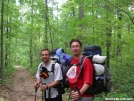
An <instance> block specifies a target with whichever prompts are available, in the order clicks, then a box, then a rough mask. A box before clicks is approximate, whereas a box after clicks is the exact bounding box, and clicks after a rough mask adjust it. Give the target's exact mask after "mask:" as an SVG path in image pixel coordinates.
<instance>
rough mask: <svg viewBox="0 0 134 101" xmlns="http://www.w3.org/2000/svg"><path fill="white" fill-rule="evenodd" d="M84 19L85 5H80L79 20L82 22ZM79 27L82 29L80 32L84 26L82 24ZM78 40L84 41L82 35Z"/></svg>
mask: <svg viewBox="0 0 134 101" xmlns="http://www.w3.org/2000/svg"><path fill="white" fill-rule="evenodd" d="M83 17H84V10H83V4H79V20H81V19H82V18H83ZM79 27H80V30H82V29H83V27H84V25H83V24H82V23H81V24H80V25H79ZM78 39H82V35H79V36H78Z"/></svg>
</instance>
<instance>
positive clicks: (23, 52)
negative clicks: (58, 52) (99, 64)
mask: <svg viewBox="0 0 134 101" xmlns="http://www.w3.org/2000/svg"><path fill="white" fill-rule="evenodd" d="M49 1H50V2H49V3H51V5H49V7H48V11H47V9H46V4H45V2H44V0H36V1H35V0H34V2H33V3H32V1H31V0H28V1H27V0H25V1H24V0H20V1H19V5H16V4H15V2H13V1H8V2H5V8H4V23H3V24H4V36H3V38H4V44H3V46H4V53H3V54H4V59H3V60H4V62H5V66H4V74H5V81H6V78H7V77H9V75H10V74H11V73H12V72H14V71H15V69H14V68H13V65H16V64H19V65H23V66H25V67H27V68H28V70H29V71H30V72H32V74H35V72H36V70H37V66H38V64H39V63H40V61H41V59H40V51H41V49H42V48H44V47H45V46H48V48H49V49H52V48H59V47H61V48H63V49H65V52H66V53H68V54H71V52H70V47H69V41H70V40H71V39H74V38H79V39H80V40H81V41H82V42H83V46H88V45H100V46H101V48H102V51H103V52H102V54H103V55H107V48H108V46H107V43H108V42H109V49H108V51H109V54H110V56H109V61H110V63H109V64H110V67H109V68H110V70H111V74H112V81H113V82H114V86H115V90H114V92H112V93H109V94H108V97H115V98H116V97H134V96H133V95H134V87H133V83H134V82H133V81H134V80H133V79H134V75H133V72H132V71H134V69H133V64H134V62H133V60H134V55H133V52H134V48H133V47H134V43H133V37H134V22H133V19H132V18H133V16H134V13H133V9H131V10H129V9H128V8H130V7H132V6H133V3H134V2H133V0H84V1H83V0H68V1H67V2H66V3H65V4H63V6H62V7H61V8H58V7H59V5H57V3H56V2H54V1H51V0H49ZM80 4H81V5H82V4H83V5H82V7H83V8H82V9H83V13H84V17H83V18H82V19H79V14H80V11H79V5H80ZM56 10H57V12H58V14H55V15H54V14H53V11H56ZM46 15H48V18H47V19H46ZM0 18H1V17H0ZM6 63H7V64H6ZM6 82H7V83H10V82H8V81H6ZM104 98H105V96H104V95H103V97H102V101H104ZM95 100H96V101H101V99H100V98H99V97H96V98H95Z"/></svg>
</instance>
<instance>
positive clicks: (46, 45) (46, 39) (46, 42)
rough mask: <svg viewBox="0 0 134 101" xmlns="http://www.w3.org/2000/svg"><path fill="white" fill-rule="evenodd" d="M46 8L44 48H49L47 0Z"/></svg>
mask: <svg viewBox="0 0 134 101" xmlns="http://www.w3.org/2000/svg"><path fill="white" fill-rule="evenodd" d="M45 4H46V5H45V6H46V18H45V19H46V23H45V41H44V46H45V47H48V38H47V34H48V23H47V21H48V4H47V0H45Z"/></svg>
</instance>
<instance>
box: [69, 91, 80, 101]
mask: <svg viewBox="0 0 134 101" xmlns="http://www.w3.org/2000/svg"><path fill="white" fill-rule="evenodd" d="M71 96H72V101H75V100H77V99H79V98H80V95H79V93H78V91H74V90H73V91H72V92H71Z"/></svg>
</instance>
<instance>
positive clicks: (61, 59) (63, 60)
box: [50, 48, 71, 94]
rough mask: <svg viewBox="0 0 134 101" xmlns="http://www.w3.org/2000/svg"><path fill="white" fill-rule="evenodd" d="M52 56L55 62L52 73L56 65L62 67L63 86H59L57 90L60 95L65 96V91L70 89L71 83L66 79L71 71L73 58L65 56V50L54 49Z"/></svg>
mask: <svg viewBox="0 0 134 101" xmlns="http://www.w3.org/2000/svg"><path fill="white" fill-rule="evenodd" d="M50 54H51V60H52V61H53V64H52V72H53V71H54V68H55V63H58V64H59V65H60V67H61V71H62V76H63V79H62V80H61V84H59V85H57V86H56V88H57V89H58V92H59V93H60V94H64V93H65V90H64V89H65V88H69V82H68V80H67V78H66V73H67V71H68V70H69V64H70V60H71V56H70V55H68V54H65V52H64V49H62V48H57V49H53V50H51V52H50Z"/></svg>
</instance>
